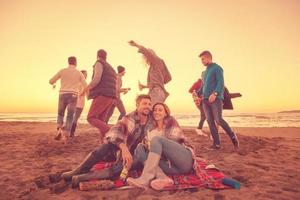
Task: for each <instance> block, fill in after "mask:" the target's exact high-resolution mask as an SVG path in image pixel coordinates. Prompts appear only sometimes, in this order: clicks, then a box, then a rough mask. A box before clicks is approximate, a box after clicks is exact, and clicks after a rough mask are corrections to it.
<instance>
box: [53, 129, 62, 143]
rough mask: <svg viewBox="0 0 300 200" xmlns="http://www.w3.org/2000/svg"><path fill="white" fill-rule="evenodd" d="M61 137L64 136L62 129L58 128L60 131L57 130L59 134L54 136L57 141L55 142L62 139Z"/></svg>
mask: <svg viewBox="0 0 300 200" xmlns="http://www.w3.org/2000/svg"><path fill="white" fill-rule="evenodd" d="M61 135H62V129H61V128H58V129H57V133H56V134H55V136H54V139H55V140H60V139H61Z"/></svg>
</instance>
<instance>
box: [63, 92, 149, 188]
mask: <svg viewBox="0 0 300 200" xmlns="http://www.w3.org/2000/svg"><path fill="white" fill-rule="evenodd" d="M151 106H152V105H151V98H150V96H149V95H139V96H138V97H137V98H136V110H135V111H133V112H132V113H129V114H128V115H126V116H124V117H123V118H122V120H121V121H119V122H118V123H117V124H116V125H115V126H113V127H111V128H110V130H109V131H108V132H107V133H106V135H105V139H106V142H105V143H104V144H101V145H100V146H99V147H97V148H96V149H95V150H93V151H92V152H91V153H89V154H88V155H87V157H86V158H85V159H84V161H83V162H82V163H81V164H79V165H78V166H77V167H76V168H75V169H73V170H72V171H69V172H65V173H63V174H62V178H63V179H65V180H71V179H72V185H73V186H77V185H78V183H79V182H80V181H85V180H86V179H97V178H101V176H103V174H102V175H100V176H98V177H97V176H96V177H95V176H93V175H92V176H85V177H82V176H80V175H81V174H85V173H87V172H89V171H90V169H91V168H92V167H93V166H94V165H95V164H96V163H98V162H100V161H104V162H112V161H116V160H117V156H116V155H117V152H118V150H120V151H121V157H122V160H123V163H121V169H119V170H117V172H114V173H120V172H121V170H122V167H123V166H126V167H127V168H128V169H130V167H131V165H132V163H133V158H132V155H133V154H134V151H135V149H136V147H137V145H138V144H139V143H140V142H141V141H142V140H143V139H144V137H145V135H146V134H147V132H148V131H150V130H152V129H153V127H154V120H153V119H152V116H151V115H150V112H151Z"/></svg>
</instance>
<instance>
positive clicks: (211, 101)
mask: <svg viewBox="0 0 300 200" xmlns="http://www.w3.org/2000/svg"><path fill="white" fill-rule="evenodd" d="M216 98H217V96H216V95H215V94H211V95H210V96H209V98H208V102H209V103H213V102H214V101H215V100H216Z"/></svg>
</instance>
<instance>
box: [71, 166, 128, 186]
mask: <svg viewBox="0 0 300 200" xmlns="http://www.w3.org/2000/svg"><path fill="white" fill-rule="evenodd" d="M122 166H123V165H122V163H117V164H115V165H113V166H112V167H109V168H105V169H102V170H101V171H95V172H89V173H86V174H80V175H74V176H73V177H72V188H76V187H78V186H79V183H80V182H84V181H90V180H99V179H110V178H113V177H114V176H117V175H118V174H120V172H121V171H122Z"/></svg>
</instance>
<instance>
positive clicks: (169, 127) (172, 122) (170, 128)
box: [165, 117, 186, 143]
mask: <svg viewBox="0 0 300 200" xmlns="http://www.w3.org/2000/svg"><path fill="white" fill-rule="evenodd" d="M165 124H166V136H167V137H168V138H169V139H171V140H174V141H177V142H179V143H183V142H184V141H185V140H186V139H185V136H184V135H183V130H182V129H181V127H180V126H179V124H178V122H177V121H176V119H175V118H174V117H168V118H167V119H166V121H165Z"/></svg>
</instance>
